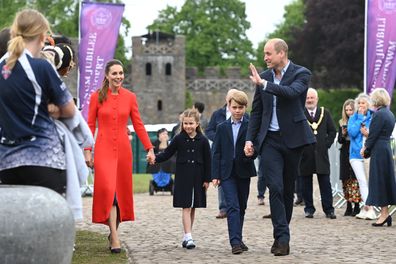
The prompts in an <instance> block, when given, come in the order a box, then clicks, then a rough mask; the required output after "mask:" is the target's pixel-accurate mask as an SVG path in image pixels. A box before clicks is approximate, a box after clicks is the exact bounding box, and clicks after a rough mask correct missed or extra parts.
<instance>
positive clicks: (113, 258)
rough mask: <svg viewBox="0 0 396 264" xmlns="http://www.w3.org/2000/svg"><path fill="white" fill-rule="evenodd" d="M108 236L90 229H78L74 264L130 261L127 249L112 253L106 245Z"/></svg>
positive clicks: (105, 263)
mask: <svg viewBox="0 0 396 264" xmlns="http://www.w3.org/2000/svg"><path fill="white" fill-rule="evenodd" d="M106 243H108V242H107V236H105V235H102V234H98V233H95V232H90V231H77V233H76V251H75V252H74V254H73V260H72V263H73V264H88V263H89V264H91V263H92V264H94V263H95V264H121V263H128V257H127V255H126V251H125V250H122V251H121V253H120V254H111V253H110V250H109V249H108V248H106V247H104V245H106Z"/></svg>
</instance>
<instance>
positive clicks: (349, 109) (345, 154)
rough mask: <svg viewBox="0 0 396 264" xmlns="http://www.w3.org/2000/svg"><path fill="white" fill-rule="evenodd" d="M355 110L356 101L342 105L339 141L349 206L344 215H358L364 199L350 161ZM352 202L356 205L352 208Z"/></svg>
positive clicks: (343, 181)
mask: <svg viewBox="0 0 396 264" xmlns="http://www.w3.org/2000/svg"><path fill="white" fill-rule="evenodd" d="M354 111H355V101H354V100H353V99H347V100H346V101H345V102H344V105H343V106H342V117H341V119H340V120H339V122H338V123H339V129H338V138H337V141H338V143H339V144H340V145H341V147H340V180H341V181H342V189H343V192H344V198H345V200H346V201H347V208H346V210H345V213H344V216H356V215H357V214H359V213H360V202H361V200H362V198H361V195H360V190H359V182H358V180H357V179H356V176H355V173H354V172H353V169H352V167H351V164H350V163H349V147H350V145H351V139H350V137H349V135H348V120H349V118H350V117H351V116H352V115H353V113H354ZM352 204H354V207H353V208H352Z"/></svg>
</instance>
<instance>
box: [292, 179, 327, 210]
mask: <svg viewBox="0 0 396 264" xmlns="http://www.w3.org/2000/svg"><path fill="white" fill-rule="evenodd" d="M312 176H313V175H312V174H311V175H301V176H299V177H301V178H302V180H303V182H304V185H303V199H304V201H305V208H304V211H305V213H309V214H314V213H315V211H316V209H315V206H314V204H313V197H312V193H313V186H312ZM318 183H319V190H320V197H321V198H322V209H323V212H324V213H325V214H326V215H328V214H331V213H334V207H333V194H332V190H331V183H330V175H329V174H318Z"/></svg>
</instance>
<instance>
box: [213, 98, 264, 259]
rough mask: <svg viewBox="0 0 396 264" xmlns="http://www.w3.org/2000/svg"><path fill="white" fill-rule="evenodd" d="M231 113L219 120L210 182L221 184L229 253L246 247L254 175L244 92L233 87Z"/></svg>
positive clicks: (240, 250)
mask: <svg viewBox="0 0 396 264" xmlns="http://www.w3.org/2000/svg"><path fill="white" fill-rule="evenodd" d="M227 103H228V105H229V110H230V112H231V117H230V118H229V119H227V120H226V121H224V122H222V123H220V124H219V125H218V126H217V129H216V135H215V139H214V141H213V145H212V153H213V157H212V183H213V185H214V186H218V185H219V184H221V186H222V188H223V191H224V197H225V200H226V204H227V223H228V235H229V240H230V244H231V252H232V254H241V253H242V252H243V251H247V250H248V247H247V246H246V245H245V244H244V243H243V239H242V229H243V221H244V217H245V210H246V207H247V201H248V198H249V186H250V177H253V176H256V175H257V173H256V168H255V166H254V159H255V156H257V155H253V156H252V157H246V156H245V152H244V150H243V149H244V146H245V137H246V132H247V128H248V120H247V119H246V118H244V117H243V116H244V114H245V112H246V107H247V103H248V97H247V95H246V94H245V93H244V92H242V91H235V92H234V93H233V94H232V95H231V96H230V97H229V99H228V102H227Z"/></svg>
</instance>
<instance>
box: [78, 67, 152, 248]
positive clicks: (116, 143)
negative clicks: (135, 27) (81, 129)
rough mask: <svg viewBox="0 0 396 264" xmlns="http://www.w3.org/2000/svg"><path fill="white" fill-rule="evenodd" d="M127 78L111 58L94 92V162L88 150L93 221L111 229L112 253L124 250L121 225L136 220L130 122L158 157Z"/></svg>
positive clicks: (90, 115)
mask: <svg viewBox="0 0 396 264" xmlns="http://www.w3.org/2000/svg"><path fill="white" fill-rule="evenodd" d="M123 80H124V71H123V66H122V63H121V62H120V61H118V60H110V61H109V62H107V64H106V68H105V78H104V80H103V83H102V87H101V88H100V89H99V90H97V91H96V92H94V93H92V95H91V100H90V104H89V112H88V125H89V127H90V129H91V131H92V134H95V130H96V124H97V128H98V131H97V136H96V142H95V149H94V160H95V163H93V160H92V156H91V152H90V150H86V151H85V157H86V161H87V163H88V166H91V167H92V166H93V167H94V171H95V182H94V193H93V206H92V222H93V223H102V224H106V225H108V226H109V228H110V235H109V242H110V250H111V252H112V253H119V252H120V251H121V248H120V247H121V245H120V241H119V239H118V234H117V228H118V224H119V223H120V222H123V221H132V220H134V211H133V191H132V149H131V144H130V141H129V139H128V134H127V125H128V119H129V118H131V120H132V124H133V127H134V129H135V132H136V134H137V136H138V137H139V139H140V141H141V142H142V144H143V146H144V148H145V149H146V150H147V151H148V157H154V152H153V146H152V145H151V142H150V138H149V136H148V134H147V132H146V129H145V128H144V124H143V122H142V120H141V119H140V114H139V109H138V104H137V101H136V95H135V94H134V93H132V92H130V91H129V90H127V89H125V88H123V87H121V86H122V82H123Z"/></svg>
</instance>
